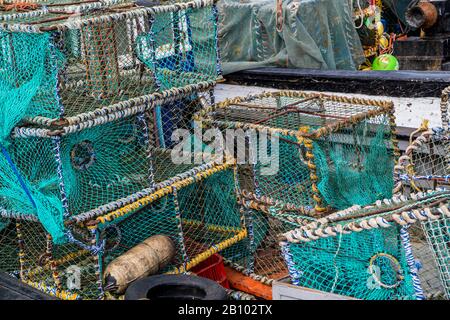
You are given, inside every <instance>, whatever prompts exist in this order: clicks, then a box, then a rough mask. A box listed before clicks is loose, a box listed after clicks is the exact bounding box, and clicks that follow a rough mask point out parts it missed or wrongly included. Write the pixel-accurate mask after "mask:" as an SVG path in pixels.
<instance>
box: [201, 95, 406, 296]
mask: <svg viewBox="0 0 450 320" xmlns="http://www.w3.org/2000/svg"><path fill="white" fill-rule="evenodd" d="M256 110H257V112H255V111H256ZM393 111H394V109H393V104H392V102H389V101H381V100H365V99H356V98H347V97H343V96H331V95H325V94H319V93H305V92H298V91H279V92H272V93H263V94H260V95H254V96H248V97H246V98H233V99H228V100H225V101H224V102H221V103H217V104H215V105H213V106H212V107H209V108H205V109H204V110H202V111H201V112H200V113H199V114H198V115H197V117H196V120H198V121H199V123H200V125H199V126H201V127H203V128H205V129H207V128H218V129H220V130H221V131H222V132H224V133H226V132H227V130H229V129H232V130H236V131H235V135H236V136H237V141H239V139H240V140H241V142H242V141H245V147H246V148H247V149H248V150H247V151H248V152H246V153H247V154H248V158H247V159H248V160H257V161H254V162H251V161H250V162H251V165H250V168H244V167H241V168H240V173H242V174H241V175H240V180H241V186H242V189H243V190H242V192H241V194H240V195H239V200H240V203H241V206H242V208H243V210H244V212H245V214H244V219H245V224H246V226H247V233H248V237H247V239H245V240H244V241H242V242H240V243H238V244H236V245H234V246H233V247H231V248H229V249H227V250H226V251H224V252H223V253H222V255H223V256H224V257H225V258H226V259H227V262H228V263H229V264H230V265H231V266H233V267H234V268H235V269H237V270H239V271H241V272H243V273H244V274H246V275H248V276H250V277H252V278H253V279H255V280H259V281H261V282H263V283H264V284H267V285H271V284H272V283H273V281H274V280H280V279H283V278H285V277H286V276H287V275H288V274H289V270H288V267H289V265H288V264H286V263H285V261H284V258H283V257H284V254H283V250H284V247H280V246H279V236H280V234H284V233H286V232H288V231H289V230H292V229H295V228H300V227H302V226H304V225H306V224H308V223H311V222H313V221H316V220H317V219H320V218H322V217H325V216H327V215H328V214H330V213H331V212H334V211H336V210H343V209H346V208H349V207H352V206H354V205H360V206H365V205H369V204H371V203H373V202H375V201H377V200H381V199H384V198H389V197H391V196H392V189H393V187H394V179H393V169H394V165H395V163H396V159H398V157H399V154H400V151H399V149H398V146H397V141H396V138H395V130H396V128H395V118H394V115H393ZM239 135H241V136H242V137H241V136H239ZM227 151H228V152H229V153H230V154H235V156H236V157H237V158H238V157H239V151H238V153H234V150H227ZM241 153H242V150H241ZM264 159H265V160H267V159H269V160H271V163H267V161H266V162H264ZM238 161H239V159H238ZM245 169H247V170H245ZM248 169H249V170H248ZM246 171H247V174H244V173H245V172H246ZM248 171H249V172H250V173H248ZM392 237H393V238H392ZM391 239H393V240H392V241H394V242H395V241H396V238H395V235H391V234H383V235H380V237H379V238H378V240H379V242H380V244H379V245H380V246H383V241H391ZM376 243H377V244H375V245H378V242H376ZM302 250H304V249H303V248H302ZM301 252H302V251H300V252H299V253H296V255H297V256H298V257H301V258H302V259H303V258H304V257H303V256H302V253H301ZM304 253H305V256H310V258H311V257H312V258H311V259H314V254H313V253H311V252H309V253H306V251H305V252H304ZM328 258H330V259H331V257H328ZM308 259H309V258H308ZM332 261H333V260H332V259H331V260H330V261H328V262H329V263H332ZM319 289H320V288H319ZM322 289H324V290H325V289H326V288H322ZM342 294H344V293H342Z"/></svg>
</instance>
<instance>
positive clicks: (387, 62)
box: [372, 54, 399, 71]
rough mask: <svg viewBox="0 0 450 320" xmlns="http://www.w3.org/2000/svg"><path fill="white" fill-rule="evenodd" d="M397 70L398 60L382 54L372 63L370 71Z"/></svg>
mask: <svg viewBox="0 0 450 320" xmlns="http://www.w3.org/2000/svg"><path fill="white" fill-rule="evenodd" d="M398 69H399V64H398V60H397V58H396V57H394V56H393V55H392V54H382V55H380V56H378V57H376V58H375V60H373V63H372V70H377V71H390V70H398Z"/></svg>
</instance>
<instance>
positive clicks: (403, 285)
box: [288, 227, 415, 300]
mask: <svg viewBox="0 0 450 320" xmlns="http://www.w3.org/2000/svg"><path fill="white" fill-rule="evenodd" d="M288 250H289V251H290V254H291V259H292V265H291V268H292V269H290V271H291V272H290V275H291V277H292V281H293V282H295V283H296V284H297V285H300V286H303V287H307V288H312V289H317V290H320V291H325V292H330V293H335V294H339V295H345V296H351V297H355V298H358V299H365V300H409V299H415V294H414V288H413V282H412V278H411V276H410V274H409V269H408V266H407V263H406V259H405V255H404V251H403V250H402V244H401V239H400V234H399V228H398V227H390V228H387V229H384V228H383V229H382V228H379V229H372V230H364V231H362V232H359V233H356V232H353V233H350V234H338V235H337V236H334V237H328V238H320V239H318V240H313V241H310V242H306V243H305V242H302V243H298V244H295V243H289V244H288Z"/></svg>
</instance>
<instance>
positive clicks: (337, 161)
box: [313, 119, 394, 209]
mask: <svg viewBox="0 0 450 320" xmlns="http://www.w3.org/2000/svg"><path fill="white" fill-rule="evenodd" d="M380 120H381V121H383V120H382V119H380ZM370 126H373V123H369V122H362V123H358V124H357V125H355V126H353V127H352V129H351V131H352V132H351V134H352V136H353V140H354V141H353V144H350V143H349V144H335V143H332V142H330V141H327V142H324V143H323V142H316V143H315V144H314V149H313V152H314V155H315V161H316V164H317V168H318V175H319V181H320V182H319V183H318V188H319V190H320V193H321V195H322V196H323V197H324V199H325V201H326V202H327V203H328V204H329V205H331V206H332V207H334V208H337V209H345V208H348V207H350V206H352V205H355V204H357V205H366V204H369V203H373V202H375V201H376V200H378V199H386V198H390V197H391V196H392V189H393V187H394V180H393V179H392V173H393V170H394V161H392V155H391V154H390V152H386V150H387V148H388V147H389V146H388V145H386V134H389V133H388V132H386V128H385V127H384V126H383V125H382V124H380V125H379V126H378V127H377V128H376V129H375V130H376V131H375V132H370V131H371V129H370ZM369 132H370V133H369ZM324 150H325V151H324ZM327 153H328V154H327ZM327 163H328V165H327Z"/></svg>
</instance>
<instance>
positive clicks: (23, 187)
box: [0, 144, 37, 209]
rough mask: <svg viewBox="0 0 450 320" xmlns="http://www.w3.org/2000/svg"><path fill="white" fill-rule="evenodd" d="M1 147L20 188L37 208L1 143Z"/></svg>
mask: <svg viewBox="0 0 450 320" xmlns="http://www.w3.org/2000/svg"><path fill="white" fill-rule="evenodd" d="M0 146H1V149H2V153H3V155H4V156H5V159H6V161H8V164H9V166H10V167H11V169H12V170H13V172H14V174H15V175H16V177H17V180H19V183H20V186H21V187H22V189H23V190H24V191H25V193H26V195H27V197H28V199H30V201H31V204H32V205H33V207H34V208H35V209H37V206H36V202H34V199H33V196H32V195H31V192H30V190H29V189H28V188H27V186H26V184H25V181H24V180H23V178H22V175H21V174H20V172H19V170H18V169H17V167H16V165H15V164H14V162H13V161H12V160H11V157H10V156H9V153H8V151H6V149H5V147H4V146H3V145H1V144H0Z"/></svg>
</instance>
